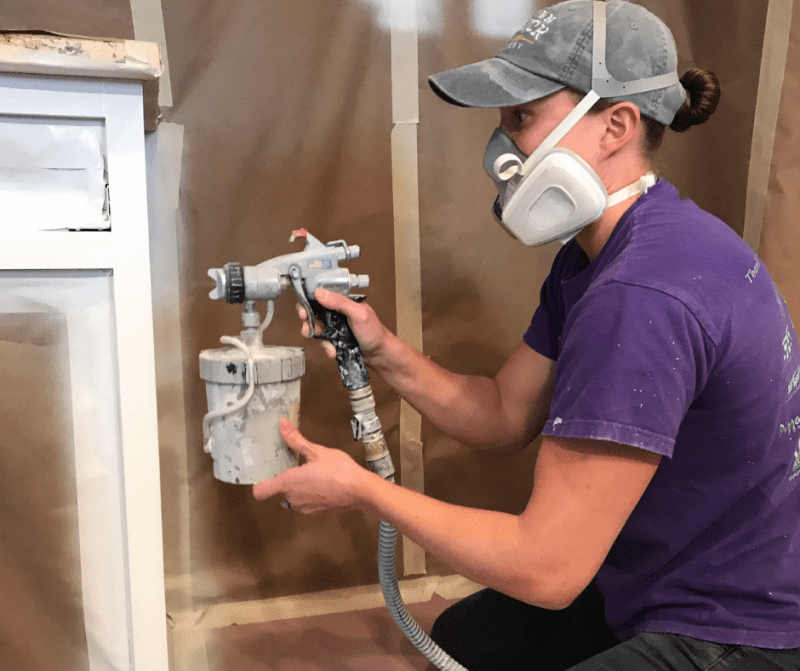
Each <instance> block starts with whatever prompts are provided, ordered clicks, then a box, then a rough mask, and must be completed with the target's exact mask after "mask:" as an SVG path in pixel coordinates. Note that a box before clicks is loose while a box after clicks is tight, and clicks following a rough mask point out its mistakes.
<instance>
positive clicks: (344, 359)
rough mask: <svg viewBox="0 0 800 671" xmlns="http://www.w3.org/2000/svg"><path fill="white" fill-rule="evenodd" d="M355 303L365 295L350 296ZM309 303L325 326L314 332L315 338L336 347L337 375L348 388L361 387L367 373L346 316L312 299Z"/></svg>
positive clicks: (365, 381) (366, 378)
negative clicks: (322, 339) (326, 341)
mask: <svg viewBox="0 0 800 671" xmlns="http://www.w3.org/2000/svg"><path fill="white" fill-rule="evenodd" d="M350 298H351V299H352V300H354V301H356V302H357V303H360V302H361V301H363V300H365V299H366V296H352V295H351V296H350ZM309 305H310V307H311V309H312V310H313V311H314V313H315V314H316V315H317V316H318V317H319V318H321V319H323V320H324V323H325V327H324V328H323V329H322V331H321V332H320V333H314V334H313V335H314V337H315V338H324V339H325V340H328V341H329V342H331V343H332V344H333V346H334V347H335V348H336V363H337V364H338V366H339V376H340V377H341V378H342V384H343V385H344V386H345V387H347V389H348V390H350V391H353V390H355V389H361V388H362V387H365V386H366V385H367V384H369V374H368V373H367V367H366V365H365V364H364V357H362V356H361V347H360V346H359V344H358V340H356V337H355V335H354V334H353V330H352V329H351V328H350V323H349V322H348V321H347V317H346V316H345V315H343V314H342V313H341V312H337V311H336V310H329V309H328V308H326V307H323V306H322V305H321V304H320V303H319V302H318V301H315V300H314V299H311V300H309Z"/></svg>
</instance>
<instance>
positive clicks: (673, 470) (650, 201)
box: [254, 0, 800, 671]
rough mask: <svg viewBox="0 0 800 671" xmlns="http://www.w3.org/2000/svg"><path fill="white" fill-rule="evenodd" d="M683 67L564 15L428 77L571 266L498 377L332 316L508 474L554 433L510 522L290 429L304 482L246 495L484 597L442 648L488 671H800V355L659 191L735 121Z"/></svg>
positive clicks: (738, 261)
mask: <svg viewBox="0 0 800 671" xmlns="http://www.w3.org/2000/svg"><path fill="white" fill-rule="evenodd" d="M676 64H677V55H676V51H675V45H674V40H673V39H672V36H671V34H670V33H669V30H668V29H667V28H666V26H664V24H663V23H662V22H661V21H660V20H659V19H657V18H656V17H655V16H653V15H652V14H651V13H650V12H648V11H647V10H645V9H644V8H642V7H640V6H637V5H635V4H633V3H629V2H624V1H621V0H614V1H612V2H608V3H602V2H601V3H593V2H590V1H589V0H572V1H570V2H564V3H560V4H558V5H554V6H552V7H550V8H548V9H545V10H541V11H540V12H539V13H537V15H536V16H535V17H534V18H533V19H531V21H530V22H528V24H526V26H524V27H523V29H522V30H520V32H518V33H517V34H516V35H515V36H514V37H513V38H512V40H511V42H510V43H509V45H508V46H507V47H506V49H504V50H503V51H502V52H500V54H498V56H497V57H496V58H493V59H489V60H488V61H482V62H480V63H476V64H472V65H468V66H464V67H462V68H457V69H456V70H451V71H447V72H444V73H440V74H439V75H436V76H434V77H432V78H431V85H432V87H433V89H434V91H435V92H436V93H437V94H438V95H439V96H440V97H442V98H443V99H445V100H446V101H448V102H451V103H454V104H457V105H462V106H467V107H497V108H498V109H499V110H500V127H499V129H498V130H496V131H495V133H494V134H493V135H492V138H491V139H490V142H489V145H488V147H487V151H486V156H485V158H484V165H485V167H486V169H487V171H488V172H489V174H490V176H491V177H492V178H493V179H494V181H495V182H496V184H497V187H498V198H497V200H496V202H495V205H494V208H493V212H494V215H495V217H496V218H497V219H498V221H499V222H500V223H501V224H502V225H503V226H504V227H505V228H506V230H508V231H509V232H510V233H511V234H512V235H514V236H515V237H517V238H519V239H520V240H521V241H523V242H524V243H525V244H542V243H544V242H547V241H550V240H556V239H558V240H561V241H562V242H564V243H565V245H564V247H563V248H562V249H561V250H560V252H559V254H558V255H557V257H556V259H555V261H554V263H553V267H552V269H551V273H550V275H549V277H548V278H547V280H546V281H545V283H544V286H543V287H542V291H541V301H540V305H539V307H538V308H537V310H536V312H535V314H534V316H533V319H532V321H531V325H530V327H529V329H528V330H527V332H526V333H525V334H524V337H523V342H522V343H521V344H520V345H519V347H518V348H517V350H516V351H515V352H514V353H513V354H512V356H511V358H510V359H509V361H508V362H507V363H506V365H505V366H504V367H503V368H502V369H501V370H500V372H499V373H498V374H497V376H496V377H495V378H494V379H486V378H475V377H466V376H460V375H455V374H452V373H449V372H447V371H445V370H443V369H441V368H440V367H438V366H437V365H436V364H434V363H433V362H431V361H430V360H428V359H427V358H426V357H424V356H423V355H422V354H421V353H419V352H418V351H416V350H414V349H413V348H411V347H409V346H408V345H406V344H405V343H402V342H401V341H400V340H399V339H397V338H396V337H395V336H394V335H392V334H391V333H390V332H388V330H387V329H386V328H385V327H384V326H383V325H382V324H381V323H380V322H379V321H378V319H377V317H376V316H375V314H374V312H373V311H372V310H371V308H370V307H369V306H367V305H365V304H355V303H352V302H350V301H349V300H348V299H346V298H345V297H343V296H340V295H337V294H330V293H324V292H321V293H320V294H319V295H318V296H317V298H318V300H319V301H320V302H321V303H322V304H324V305H325V306H327V307H330V308H332V309H335V310H339V311H341V312H344V313H345V314H346V315H347V316H348V318H349V319H350V322H351V325H352V328H353V330H354V332H355V334H356V337H357V338H358V340H359V342H360V344H361V346H362V350H363V353H364V356H365V360H366V361H367V363H368V365H369V366H370V367H371V368H372V369H373V370H374V371H376V372H377V373H378V374H380V375H381V376H383V377H384V379H386V380H387V381H388V382H389V384H391V385H392V387H393V388H394V389H395V390H396V391H397V392H398V393H399V394H400V395H401V396H403V397H404V398H406V399H407V400H408V401H409V402H410V403H411V404H412V405H413V406H414V407H416V408H417V409H418V410H419V411H420V412H421V413H422V414H423V415H425V416H426V417H427V418H428V419H429V420H430V421H431V422H432V423H433V424H435V425H436V426H437V427H438V428H440V429H441V430H442V431H444V432H445V433H447V434H448V435H450V436H451V437H453V438H455V439H456V440H459V441H461V442H463V443H465V444H469V445H472V446H474V447H476V448H478V449H484V450H492V451H495V452H498V453H503V452H510V451H514V450H517V449H522V448H523V447H525V446H526V445H528V444H529V443H530V441H531V440H532V439H533V438H534V437H535V436H536V435H538V434H539V433H542V436H543V437H542V442H541V447H540V451H539V454H538V457H537V463H536V469H535V474H534V483H533V491H532V494H531V498H530V501H529V503H528V506H527V507H526V509H525V511H524V512H523V513H522V514H521V515H518V516H517V515H509V514H505V513H498V512H493V511H484V510H475V509H470V508H463V507H458V506H452V505H449V504H446V503H443V502H440V501H435V500H433V499H431V498H429V497H425V496H423V495H420V494H417V493H415V492H411V491H408V490H405V489H403V488H400V487H397V486H395V485H392V484H389V483H387V482H384V481H382V480H381V479H380V478H378V477H377V476H375V475H373V474H371V473H368V472H367V471H365V470H364V469H361V468H360V467H358V466H357V465H356V464H355V463H354V462H353V461H352V460H351V459H350V458H349V457H347V456H346V455H344V454H343V453H341V452H339V451H337V450H330V449H328V448H324V447H322V446H319V445H313V444H311V443H309V442H308V441H306V440H305V439H304V438H303V437H302V436H300V434H299V433H297V431H296V430H294V429H293V427H291V426H290V425H286V424H285V425H284V426H283V428H282V431H283V435H284V437H285V439H286V441H287V442H288V443H289V445H290V446H292V447H293V448H295V449H297V450H298V451H300V452H301V453H302V454H303V455H304V456H305V457H306V463H305V464H304V465H303V466H301V467H299V468H297V469H293V470H291V471H288V472H286V473H283V474H281V475H280V476H278V477H276V478H274V479H273V480H271V481H268V482H264V483H259V484H258V485H256V486H255V488H254V493H255V495H256V497H258V498H265V497H267V496H272V495H274V494H277V493H281V494H283V495H284V497H286V498H287V500H288V501H289V502H290V503H291V506H292V509H295V510H300V511H302V512H314V511H318V510H329V509H337V508H351V507H356V508H361V509H363V510H367V511H369V512H371V513H374V514H375V515H376V516H379V517H381V518H382V519H385V520H387V521H388V522H390V523H391V524H393V525H394V526H395V527H397V528H398V529H399V531H400V532H402V533H403V534H405V535H407V536H409V537H410V538H412V539H413V540H414V541H416V542H417V543H418V544H420V545H421V546H422V547H424V548H425V549H426V550H427V551H429V552H431V553H433V554H434V555H436V556H437V557H438V558H439V559H441V560H442V561H444V562H445V563H446V564H448V565H449V566H451V567H453V568H454V569H455V570H456V571H459V572H460V573H461V574H463V575H464V576H466V577H468V578H471V579H473V580H475V581H476V582H479V583H481V584H483V585H487V587H488V589H486V590H483V591H481V592H478V593H477V594H475V595H473V596H472V597H469V598H468V599H465V600H464V601H462V602H460V603H458V604H456V605H455V606H453V607H451V608H450V609H448V610H447V611H445V613H443V614H442V616H440V618H439V619H438V620H437V623H436V625H435V627H434V631H433V637H434V639H435V640H437V642H439V643H440V645H441V646H442V647H443V648H444V649H445V650H447V651H448V652H449V653H450V654H451V655H452V656H453V657H455V658H456V659H457V660H458V661H459V662H460V663H461V664H463V665H464V666H465V667H467V668H468V669H470V670H471V671H478V670H479V669H528V668H531V669H533V668H535V669H542V670H547V669H552V670H560V671H563V670H565V669H573V670H580V671H589V670H595V669H614V670H619V669H623V670H627V669H636V670H642V669H658V670H661V671H683V670H685V669H686V670H688V669H710V668H712V667H713V668H715V669H723V668H724V669H736V670H737V671H745V670H748V671H749V670H751V669H759V668H763V669H775V668H778V669H797V668H800V648H798V646H800V532H799V531H798V512H799V511H800V444H798V437H799V436H800V434H798V433H796V432H797V430H798V428H800V419H797V421H795V418H800V395H798V394H797V391H798V387H799V386H800V385H798V383H797V382H796V380H798V379H800V374H799V372H800V351H798V350H800V347H798V341H797V335H796V334H795V331H794V328H793V325H792V323H791V319H790V318H789V314H788V311H787V309H786V305H785V303H784V301H783V300H782V298H781V297H780V295H779V293H778V291H777V289H776V288H775V286H774V284H773V282H772V280H771V278H770V276H769V274H768V272H767V270H766V268H764V267H763V265H762V264H761V262H760V261H759V259H758V258H757V257H756V256H755V255H754V254H753V252H752V251H751V250H750V249H749V248H748V247H747V246H746V245H745V244H744V243H743V242H742V241H741V239H739V238H738V236H736V235H735V233H733V232H732V231H731V230H730V228H728V227H727V226H726V225H725V224H724V223H722V222H720V221H719V220H718V219H716V218H714V217H713V216H711V215H710V214H708V213H706V212H703V211H702V210H700V209H699V208H698V207H697V206H696V205H694V203H692V202H691V201H686V200H681V199H680V198H679V197H678V194H677V191H676V190H675V188H674V187H673V186H672V185H670V184H669V183H668V182H666V181H664V180H656V178H655V175H654V174H653V171H652V168H651V164H650V156H651V152H652V151H653V150H654V149H655V147H656V146H657V145H658V144H659V143H660V140H661V136H662V135H663V132H664V128H665V127H666V126H670V127H672V128H673V129H675V130H685V129H687V128H688V127H689V126H691V125H693V124H696V123H702V122H703V121H705V120H706V119H707V118H708V117H709V115H710V114H711V113H713V111H714V109H715V107H716V104H717V101H718V99H719V84H718V83H717V81H716V78H715V77H714V76H713V75H712V74H711V73H708V72H704V71H700V70H693V71H690V72H689V73H687V74H686V75H685V76H684V77H682V78H680V79H679V78H678V75H677V73H676V72H675V67H676Z"/></svg>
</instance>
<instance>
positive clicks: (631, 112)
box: [601, 102, 642, 155]
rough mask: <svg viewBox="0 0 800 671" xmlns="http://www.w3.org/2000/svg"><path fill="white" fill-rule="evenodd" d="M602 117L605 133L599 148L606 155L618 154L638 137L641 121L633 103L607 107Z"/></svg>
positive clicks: (637, 109)
mask: <svg viewBox="0 0 800 671" xmlns="http://www.w3.org/2000/svg"><path fill="white" fill-rule="evenodd" d="M604 116H605V132H604V133H603V137H602V139H601V148H602V150H603V152H604V153H605V154H606V155H611V154H614V153H616V152H618V151H619V150H620V149H622V148H624V147H626V146H627V145H628V144H629V143H630V142H631V140H632V139H633V138H635V137H638V136H639V128H640V127H641V123H642V120H641V114H640V112H639V108H638V107H637V106H636V105H635V104H634V103H631V102H621V103H617V104H616V105H613V106H612V107H609V108H608V109H607V110H606V111H605V114H604Z"/></svg>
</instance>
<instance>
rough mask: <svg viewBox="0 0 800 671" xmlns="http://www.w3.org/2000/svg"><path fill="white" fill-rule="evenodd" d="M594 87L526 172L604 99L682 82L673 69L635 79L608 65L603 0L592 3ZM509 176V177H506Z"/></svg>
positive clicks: (530, 161)
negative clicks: (622, 76)
mask: <svg viewBox="0 0 800 671" xmlns="http://www.w3.org/2000/svg"><path fill="white" fill-rule="evenodd" d="M592 22H593V25H592V90H591V91H589V93H587V94H586V95H585V96H584V97H583V99H582V100H581V101H580V102H579V103H578V105H577V106H576V107H575V108H574V109H573V110H572V111H571V112H570V113H569V114H567V116H566V117H564V119H563V121H561V123H559V124H558V126H556V127H555V128H554V129H553V131H552V132H551V133H550V135H548V136H547V137H546V138H545V139H544V140H543V141H542V143H541V144H540V145H539V146H538V147H537V148H536V151H534V152H533V153H532V154H531V155H530V156H529V157H528V159H527V160H526V161H525V163H524V164H523V165H522V170H521V171H519V172H520V173H521V174H522V175H524V174H526V173H527V172H528V170H530V168H531V167H532V166H534V165H535V164H536V163H537V161H538V160H539V158H540V157H541V155H542V154H544V152H546V151H549V150H550V149H552V148H553V147H555V146H556V145H557V144H558V143H559V142H561V140H562V139H563V138H564V136H565V135H566V134H567V133H569V131H570V130H572V127H573V126H574V125H575V124H576V123H578V121H580V119H581V117H583V115H584V114H586V113H587V112H588V111H589V110H590V109H591V108H592V106H593V105H594V104H595V103H596V102H597V101H598V100H600V98H614V97H621V96H628V95H633V94H635V93H644V92H646V91H654V90H655V89H661V88H666V87H668V86H672V85H673V84H679V83H680V79H679V77H678V73H677V72H676V71H675V70H673V71H672V72H668V73H666V74H663V75H658V76H656V77H647V78H646V79H637V80H636V81H632V82H621V81H618V80H617V79H616V78H615V77H614V76H613V75H612V74H611V73H610V72H609V71H608V68H607V67H606V3H605V2H604V1H603V0H594V1H593V2H592ZM506 179H507V178H506Z"/></svg>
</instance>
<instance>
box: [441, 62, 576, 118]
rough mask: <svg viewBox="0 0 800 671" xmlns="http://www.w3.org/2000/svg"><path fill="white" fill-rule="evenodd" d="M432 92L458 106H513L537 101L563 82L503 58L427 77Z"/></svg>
mask: <svg viewBox="0 0 800 671" xmlns="http://www.w3.org/2000/svg"><path fill="white" fill-rule="evenodd" d="M428 83H429V84H430V86H431V88H432V89H433V91H434V93H436V95H438V96H439V97H440V98H441V99H442V100H444V101H445V102H448V103H450V104H451V105H460V106H461V107H512V106H514V105H521V104H523V103H528V102H531V101H533V100H539V99H540V98H544V97H545V96H549V95H550V94H551V93H555V92H556V91H560V90H561V89H563V88H564V85H563V84H561V83H559V82H556V81H553V80H552V79H547V78H546V77H540V76H539V75H535V74H533V73H532V72H528V71H527V70H523V69H522V68H521V67H519V66H517V65H514V64H513V63H509V62H508V61H507V60H504V59H502V58H489V59H487V60H485V61H479V62H478V63H471V64H470V65H464V66H462V67H460V68H455V69H454V70H445V71H444V72H440V73H439V74H436V75H432V76H430V77H428Z"/></svg>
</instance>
